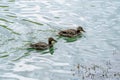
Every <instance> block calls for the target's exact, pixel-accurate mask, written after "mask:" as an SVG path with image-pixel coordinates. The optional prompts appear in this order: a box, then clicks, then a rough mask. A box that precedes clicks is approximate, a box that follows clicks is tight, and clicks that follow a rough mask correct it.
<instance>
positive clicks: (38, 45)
mask: <svg viewBox="0 0 120 80" xmlns="http://www.w3.org/2000/svg"><path fill="white" fill-rule="evenodd" d="M30 47H32V48H34V49H36V50H45V49H48V48H49V45H48V44H47V43H45V42H38V43H35V44H31V45H30Z"/></svg>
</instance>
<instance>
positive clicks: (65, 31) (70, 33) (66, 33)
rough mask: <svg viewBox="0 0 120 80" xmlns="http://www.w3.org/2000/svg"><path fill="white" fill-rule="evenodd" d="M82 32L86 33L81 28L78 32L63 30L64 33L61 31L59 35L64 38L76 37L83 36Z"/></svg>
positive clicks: (79, 27)
mask: <svg viewBox="0 0 120 80" xmlns="http://www.w3.org/2000/svg"><path fill="white" fill-rule="evenodd" d="M81 32H85V31H84V29H83V28H82V27H81V26H78V28H77V30H75V29H68V30H63V31H60V32H59V33H58V34H59V35H60V36H63V37H75V36H77V35H79V34H81Z"/></svg>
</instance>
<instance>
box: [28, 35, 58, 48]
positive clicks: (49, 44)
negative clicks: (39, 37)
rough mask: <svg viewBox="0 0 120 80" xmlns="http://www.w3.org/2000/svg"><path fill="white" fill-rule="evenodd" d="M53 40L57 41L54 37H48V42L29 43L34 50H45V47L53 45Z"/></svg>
mask: <svg viewBox="0 0 120 80" xmlns="http://www.w3.org/2000/svg"><path fill="white" fill-rule="evenodd" d="M55 42H57V41H56V40H55V39H54V38H52V37H50V38H49V39H48V44H47V43H45V42H38V43H35V44H30V47H32V48H34V49H36V50H45V49H48V48H51V47H53V44H54V43H55Z"/></svg>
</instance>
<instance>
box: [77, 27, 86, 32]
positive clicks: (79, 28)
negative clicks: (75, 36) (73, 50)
mask: <svg viewBox="0 0 120 80" xmlns="http://www.w3.org/2000/svg"><path fill="white" fill-rule="evenodd" d="M81 31H82V32H85V30H84V29H83V28H82V27H81V26H78V28H77V32H78V33H80V32H81Z"/></svg>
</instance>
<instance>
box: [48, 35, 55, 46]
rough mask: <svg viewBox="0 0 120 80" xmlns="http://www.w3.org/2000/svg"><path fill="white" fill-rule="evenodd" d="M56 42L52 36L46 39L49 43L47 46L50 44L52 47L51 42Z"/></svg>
mask: <svg viewBox="0 0 120 80" xmlns="http://www.w3.org/2000/svg"><path fill="white" fill-rule="evenodd" d="M56 42H57V41H56V40H55V39H54V38H52V37H50V38H49V39H48V43H49V46H50V47H52V46H53V44H54V43H56Z"/></svg>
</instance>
